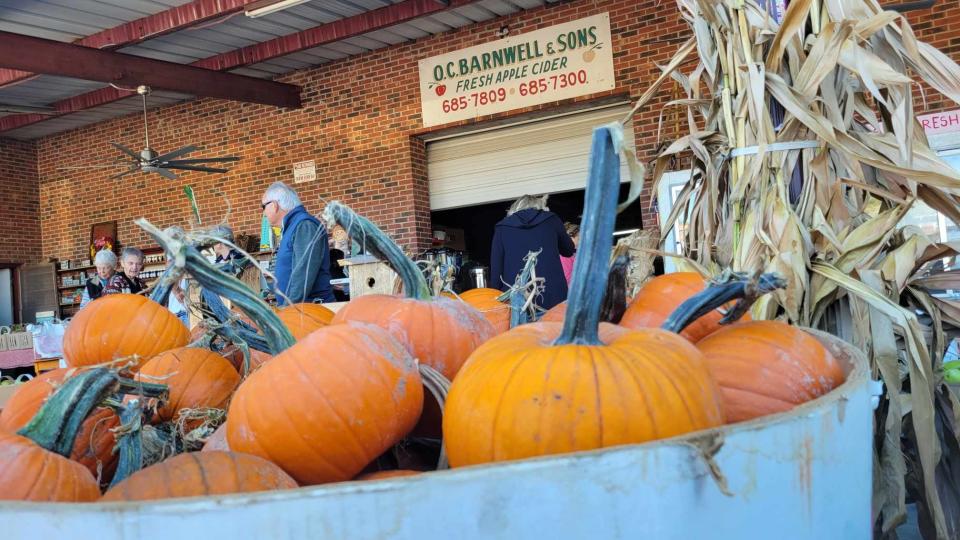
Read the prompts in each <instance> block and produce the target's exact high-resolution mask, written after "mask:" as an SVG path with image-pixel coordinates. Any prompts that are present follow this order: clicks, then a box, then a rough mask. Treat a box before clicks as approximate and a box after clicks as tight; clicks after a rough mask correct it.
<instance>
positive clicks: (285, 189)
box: [263, 182, 303, 210]
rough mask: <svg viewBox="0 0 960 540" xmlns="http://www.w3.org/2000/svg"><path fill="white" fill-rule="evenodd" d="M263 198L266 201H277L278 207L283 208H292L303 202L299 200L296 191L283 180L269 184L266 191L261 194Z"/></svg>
mask: <svg viewBox="0 0 960 540" xmlns="http://www.w3.org/2000/svg"><path fill="white" fill-rule="evenodd" d="M263 198H264V199H266V200H268V201H277V204H278V205H279V206H280V208H282V209H284V210H293V209H294V208H296V207H298V206H300V205H301V204H303V203H301V202H300V197H298V196H297V192H296V191H294V189H293V188H292V187H290V186H288V185H286V184H284V183H283V182H274V183H272V184H270V187H268V188H267V191H266V193H264V194H263Z"/></svg>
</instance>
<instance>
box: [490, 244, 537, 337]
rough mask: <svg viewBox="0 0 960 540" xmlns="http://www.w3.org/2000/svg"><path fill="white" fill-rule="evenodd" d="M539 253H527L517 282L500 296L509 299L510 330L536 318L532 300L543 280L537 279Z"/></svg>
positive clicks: (535, 309) (535, 306)
mask: <svg viewBox="0 0 960 540" xmlns="http://www.w3.org/2000/svg"><path fill="white" fill-rule="evenodd" d="M541 251H543V250H542V249H538V250H537V251H530V252H528V253H527V256H526V257H524V258H523V260H524V264H523V270H521V271H520V273H519V274H517V281H516V282H515V283H514V284H513V287H510V290H509V291H507V292H505V293H504V294H502V295H500V297H503V296H507V298H509V299H510V328H516V327H518V326H520V325H521V324H527V323H528V322H531V320H532V319H533V320H535V317H536V316H537V309H538V308H537V305H536V304H535V303H534V300H535V299H536V297H537V296H538V295H539V294H540V291H541V290H542V289H543V278H538V277H537V257H538V256H539V255H540V252H541ZM500 297H498V300H499V298H500Z"/></svg>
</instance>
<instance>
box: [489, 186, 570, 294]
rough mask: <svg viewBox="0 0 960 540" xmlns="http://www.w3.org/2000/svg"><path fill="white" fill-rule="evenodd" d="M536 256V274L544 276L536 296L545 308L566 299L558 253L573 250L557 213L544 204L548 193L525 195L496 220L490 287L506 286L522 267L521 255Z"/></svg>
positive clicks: (561, 254)
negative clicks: (538, 293)
mask: <svg viewBox="0 0 960 540" xmlns="http://www.w3.org/2000/svg"><path fill="white" fill-rule="evenodd" d="M531 251H540V254H539V255H538V256H537V277H542V278H544V283H543V292H542V293H541V296H540V297H539V298H537V299H536V302H537V305H539V306H540V307H542V308H544V309H550V308H552V307H553V306H555V305H557V304H559V303H560V302H563V301H564V300H566V299H567V280H566V278H565V277H564V274H563V266H562V265H561V264H560V257H561V256H562V257H572V256H573V254H574V253H576V247H575V246H574V245H573V240H572V239H571V238H570V235H569V234H567V231H566V230H565V229H564V227H563V221H561V220H560V217H559V216H557V215H556V214H554V213H553V212H551V211H550V209H549V208H547V196H546V195H543V196H534V195H524V196H523V197H520V198H519V199H517V200H516V201H514V203H513V204H512V205H511V206H510V210H508V211H507V217H505V218H503V219H502V220H500V222H499V223H497V225H496V228H495V229H494V232H493V246H492V247H491V249H490V281H491V284H492V286H493V287H498V288H500V290H503V291H505V290H507V289H509V288H510V286H512V285H513V283H514V281H516V279H517V274H519V273H520V272H521V271H522V270H523V265H524V260H523V259H524V257H526V256H527V253H529V252H531Z"/></svg>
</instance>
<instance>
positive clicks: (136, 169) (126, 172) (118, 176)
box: [110, 167, 140, 180]
mask: <svg viewBox="0 0 960 540" xmlns="http://www.w3.org/2000/svg"><path fill="white" fill-rule="evenodd" d="M139 170H140V168H139V167H134V168H132V169H127V170H125V171H123V172H122V173H120V174H115V175H113V176H111V177H110V179H111V180H116V179H117V178H120V177H121V176H126V175H128V174H130V173H132V172H137V171H139Z"/></svg>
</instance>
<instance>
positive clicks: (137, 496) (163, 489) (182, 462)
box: [101, 452, 297, 502]
mask: <svg viewBox="0 0 960 540" xmlns="http://www.w3.org/2000/svg"><path fill="white" fill-rule="evenodd" d="M296 487H297V483H296V482H295V481H294V480H293V479H292V478H290V476H289V475H287V473H285V472H283V470H282V469H281V468H280V467H277V466H276V465H274V464H273V463H270V462H269V461H267V460H265V459H262V458H259V457H256V456H250V455H247V454H238V453H234V452H188V453H184V454H179V455H177V456H174V457H172V458H170V459H168V460H165V461H162V462H160V463H157V464H156V465H152V466H150V467H147V468H146V469H143V470H140V471H137V472H135V473H133V474H132V475H130V477H129V478H127V479H125V480H124V481H122V482H120V483H119V484H117V485H116V486H113V487H112V488H110V490H109V491H107V493H106V494H105V495H104V496H103V498H102V499H101V500H102V501H105V502H106V501H148V500H155V499H171V498H175V497H201V496H209V495H225V494H228V493H251V492H256V491H271V490H276V489H293V488H296Z"/></svg>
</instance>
